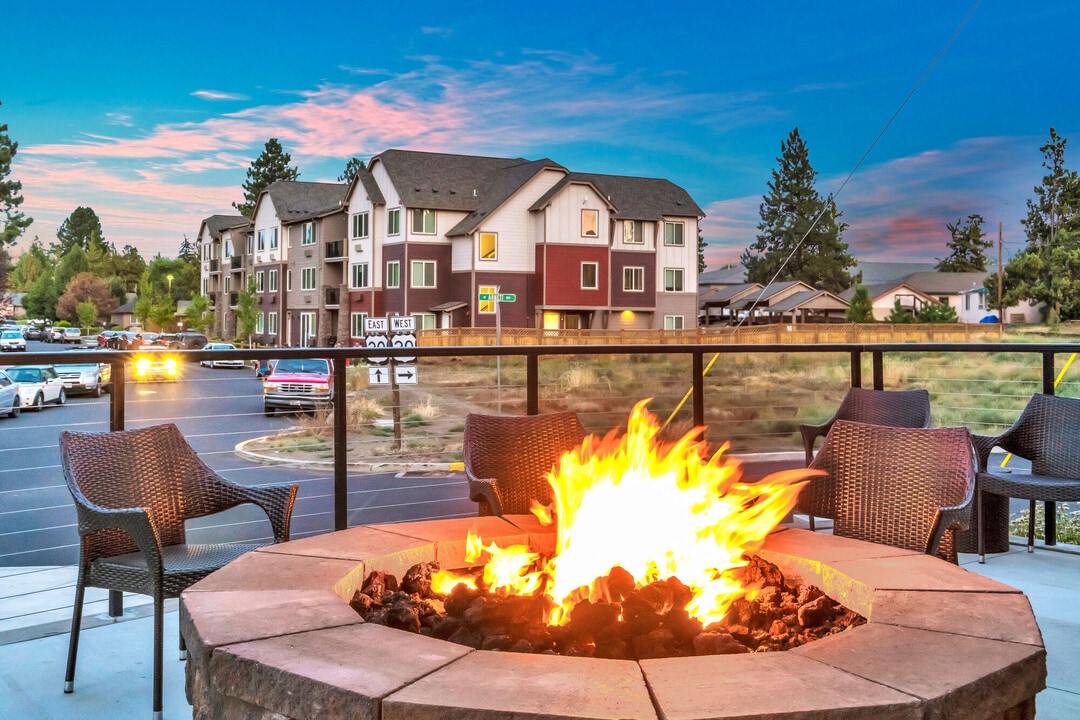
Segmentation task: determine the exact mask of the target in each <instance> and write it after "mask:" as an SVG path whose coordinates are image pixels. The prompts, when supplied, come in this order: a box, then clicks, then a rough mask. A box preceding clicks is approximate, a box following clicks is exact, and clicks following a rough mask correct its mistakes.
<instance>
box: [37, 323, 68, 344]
mask: <svg viewBox="0 0 1080 720" xmlns="http://www.w3.org/2000/svg"><path fill="white" fill-rule="evenodd" d="M41 339H42V340H44V341H45V342H47V343H54V342H64V328H62V327H55V326H53V327H47V328H45V332H44V335H43V337H42V338H41Z"/></svg>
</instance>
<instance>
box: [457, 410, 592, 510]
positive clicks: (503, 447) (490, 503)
mask: <svg viewBox="0 0 1080 720" xmlns="http://www.w3.org/2000/svg"><path fill="white" fill-rule="evenodd" d="M584 439H585V429H584V428H583V427H582V426H581V422H579V421H578V417H577V415H576V414H574V413H572V412H558V413H549V414H545V415H477V414H470V415H468V416H467V417H466V418H465V438H464V455H465V474H466V475H467V476H468V480H469V498H470V499H472V500H474V501H476V502H477V503H479V504H480V507H479V514H480V515H509V514H520V513H527V512H529V506H530V504H531V502H530V501H532V500H537V501H538V502H540V503H541V504H548V503H550V502H551V501H552V493H551V487H550V486H549V485H548V483H547V481H546V480H545V479H544V474H545V473H547V472H549V471H550V470H551V469H552V468H553V467H554V466H555V464H556V463H557V462H558V461H559V458H560V457H561V456H562V454H563V453H564V452H566V451H567V450H573V449H574V448H575V447H579V446H580V445H581V443H582V441H584Z"/></svg>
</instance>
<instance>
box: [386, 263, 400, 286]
mask: <svg viewBox="0 0 1080 720" xmlns="http://www.w3.org/2000/svg"><path fill="white" fill-rule="evenodd" d="M386 287H388V288H396V287H401V263H400V262H398V261H397V260H391V261H390V262H388V263H386Z"/></svg>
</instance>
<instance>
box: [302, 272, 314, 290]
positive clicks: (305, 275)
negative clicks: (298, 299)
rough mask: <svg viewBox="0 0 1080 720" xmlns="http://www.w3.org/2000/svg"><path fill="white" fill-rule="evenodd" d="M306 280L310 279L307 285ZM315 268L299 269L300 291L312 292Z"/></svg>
mask: <svg viewBox="0 0 1080 720" xmlns="http://www.w3.org/2000/svg"><path fill="white" fill-rule="evenodd" d="M308 278H311V284H310V285H308ZM316 282H317V281H316V279H315V268H313V267H309V268H301V269H300V289H301V290H314V289H315V285H316Z"/></svg>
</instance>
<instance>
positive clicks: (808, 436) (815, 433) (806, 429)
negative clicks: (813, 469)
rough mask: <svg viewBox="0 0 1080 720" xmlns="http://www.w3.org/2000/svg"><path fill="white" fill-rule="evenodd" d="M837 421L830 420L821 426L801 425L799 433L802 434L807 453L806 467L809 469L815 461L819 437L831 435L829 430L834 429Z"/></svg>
mask: <svg viewBox="0 0 1080 720" xmlns="http://www.w3.org/2000/svg"><path fill="white" fill-rule="evenodd" d="M834 422H836V420H835V419H833V420H829V421H828V422H826V423H822V424H821V425H800V426H799V433H801V434H802V439H803V449H804V450H805V451H806V466H807V467H809V466H810V463H811V462H813V460H814V442H815V441H816V440H817V439H818V438H819V437H825V436H826V435H828V434H829V429H830V428H832V426H833V423H834Z"/></svg>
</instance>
